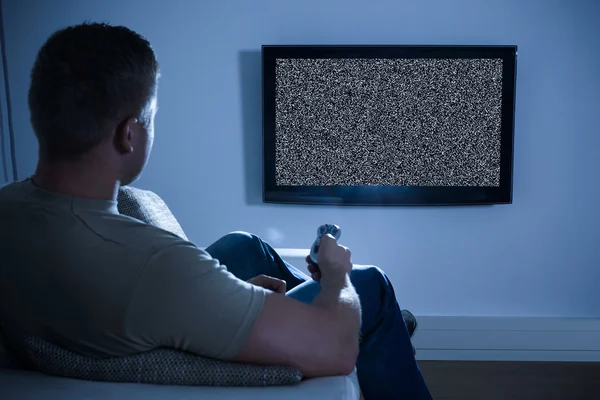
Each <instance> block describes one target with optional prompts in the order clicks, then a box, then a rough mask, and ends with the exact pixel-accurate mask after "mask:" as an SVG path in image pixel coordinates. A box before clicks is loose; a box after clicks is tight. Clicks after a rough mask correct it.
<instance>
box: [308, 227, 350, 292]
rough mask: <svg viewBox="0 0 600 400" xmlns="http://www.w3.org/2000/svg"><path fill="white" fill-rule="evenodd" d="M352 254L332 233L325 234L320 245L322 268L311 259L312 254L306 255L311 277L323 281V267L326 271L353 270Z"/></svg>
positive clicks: (347, 271)
mask: <svg viewBox="0 0 600 400" xmlns="http://www.w3.org/2000/svg"><path fill="white" fill-rule="evenodd" d="M350 256H351V253H350V250H349V249H348V248H347V247H345V246H342V245H339V244H338V243H337V241H336V240H335V238H334V237H333V236H331V235H330V234H327V235H324V236H323V237H322V238H321V245H320V246H319V264H321V268H320V267H318V266H317V265H316V264H315V263H314V262H313V261H312V260H311V259H310V256H306V263H307V264H308V267H307V268H308V272H310V276H311V278H312V279H313V280H315V281H317V282H320V281H321V276H322V275H321V272H322V271H321V269H322V268H324V269H325V271H326V272H325V273H327V270H329V271H331V270H340V271H343V272H346V273H349V272H350V271H351V270H352V262H351V260H350Z"/></svg>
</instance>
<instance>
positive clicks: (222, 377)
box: [26, 337, 302, 386]
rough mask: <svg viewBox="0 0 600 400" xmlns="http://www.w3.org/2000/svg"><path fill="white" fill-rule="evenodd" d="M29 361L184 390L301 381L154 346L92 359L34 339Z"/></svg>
mask: <svg viewBox="0 0 600 400" xmlns="http://www.w3.org/2000/svg"><path fill="white" fill-rule="evenodd" d="M26 348H27V352H28V354H29V357H30V359H31V361H32V362H33V363H34V365H35V366H36V367H37V369H38V370H40V371H41V372H45V373H47V374H50V375H57V376H63V377H67V378H76V379H84V380H90V381H102V382H135V383H151V384H159V385H189V386H193V385H194V386H195V385H197V386H272V385H290V384H295V383H298V382H300V381H301V380H302V375H301V374H300V372H299V371H297V370H295V369H294V368H290V367H278V366H262V365H251V364H240V363H229V362H224V361H219V360H213V359H210V358H206V357H199V356H196V355H193V354H189V353H185V352H182V351H176V350H171V349H165V348H160V349H156V350H151V351H147V352H144V353H139V354H136V355H131V356H126V357H117V358H106V359H100V360H98V359H95V358H91V357H85V356H82V355H79V354H77V353H74V352H71V351H69V350H66V349H64V348H62V347H59V346H57V345H54V344H52V343H50V342H47V341H45V340H42V339H40V338H36V337H30V338H28V339H27V341H26Z"/></svg>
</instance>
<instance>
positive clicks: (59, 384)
mask: <svg viewBox="0 0 600 400" xmlns="http://www.w3.org/2000/svg"><path fill="white" fill-rule="evenodd" d="M0 398H2V400H13V399H14V400H17V399H18V400H38V399H44V400H63V399H69V400H88V399H89V400H96V399H128V400H138V399H139V400H142V399H143V400H154V399H156V400H176V399H177V400H195V399H202V400H212V399H215V400H216V399H219V400H221V399H226V400H238V399H239V400H241V399H263V400H275V399H277V400H280V399H286V400H305V399H320V400H328V399H331V400H334V399H335V400H346V399H348V400H359V399H360V389H359V386H358V379H357V377H356V372H353V373H352V374H350V375H348V376H335V377H327V378H316V379H307V380H305V381H302V382H301V383H299V384H297V385H293V386H270V387H244V388H242V387H206V386H164V385H146V384H140V383H106V382H93V381H82V380H77V379H68V378H58V377H53V376H49V375H45V374H42V373H39V372H32V371H20V370H12V369H0Z"/></svg>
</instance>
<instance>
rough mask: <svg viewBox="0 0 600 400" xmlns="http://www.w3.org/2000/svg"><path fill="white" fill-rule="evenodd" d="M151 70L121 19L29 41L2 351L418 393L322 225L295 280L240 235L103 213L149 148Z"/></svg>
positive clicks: (384, 284)
mask: <svg viewBox="0 0 600 400" xmlns="http://www.w3.org/2000/svg"><path fill="white" fill-rule="evenodd" d="M158 78H159V66H158V62H157V60H156V57H155V54H154V52H153V50H152V48H151V46H150V44H149V43H148V42H147V41H146V40H145V39H144V38H142V37H141V36H139V35H138V34H136V33H135V32H132V31H131V30H129V29H127V28H125V27H113V26H109V25H105V24H83V25H78V26H74V27H69V28H66V29H63V30H60V31H58V32H57V33H55V34H54V35H52V36H51V37H50V38H49V39H48V41H47V42H46V43H45V44H44V45H43V46H42V48H41V49H40V51H39V53H38V56H37V59H36V61H35V64H34V67H33V70H32V73H31V86H30V90H29V97H28V101H29V108H30V112H31V123H32V126H33V129H34V131H35V134H36V137H37V139H38V142H39V162H38V166H37V169H36V171H35V174H34V175H33V177H31V178H29V179H27V180H25V181H23V182H17V183H13V184H10V185H7V186H5V187H3V188H2V189H0V221H2V225H1V228H0V326H1V327H2V329H3V332H4V336H5V341H6V342H7V343H8V345H9V347H10V349H11V351H12V353H13V354H14V356H15V357H16V358H17V359H18V360H19V361H20V363H21V364H22V365H23V366H25V367H27V366H28V361H27V357H26V355H25V352H24V350H23V348H22V347H21V345H20V339H21V338H23V337H25V335H39V336H42V337H44V338H46V339H48V340H52V341H54V342H55V343H57V344H59V345H62V346H63V347H66V348H68V349H70V350H73V351H76V352H78V353H81V354H84V355H88V356H93V357H106V356H122V355H127V354H132V353H136V352H140V351H145V350H150V349H152V348H156V347H159V346H165V347H172V348H176V349H182V350H187V351H190V352H193V353H197V354H201V355H204V356H209V357H214V358H219V359H224V360H233V361H240V362H250V363H262V364H280V365H289V366H293V367H296V368H298V369H299V370H300V371H302V372H303V373H304V375H305V376H307V377H319V376H327V375H338V374H348V373H350V372H351V371H352V370H353V369H354V367H355V366H357V372H358V376H359V382H360V385H361V389H362V391H363V394H364V395H365V397H366V398H367V399H385V398H411V399H429V398H431V396H430V395H429V392H428V390H427V387H426V385H425V382H424V380H423V377H422V376H421V373H420V371H419V368H418V366H417V364H416V362H415V359H414V356H413V352H412V348H411V344H410V338H409V335H408V332H407V329H406V326H405V324H404V321H403V319H402V316H401V313H400V309H399V307H398V304H397V303H396V299H395V294H394V290H393V288H392V285H391V284H390V282H389V280H388V279H387V277H386V276H385V275H384V274H383V272H382V271H381V270H379V269H377V268H375V267H356V268H353V265H352V263H351V260H350V251H349V250H348V249H347V248H345V247H343V246H341V245H339V244H337V243H336V241H335V239H334V238H333V237H331V236H328V237H325V238H324V239H323V242H322V245H321V248H320V265H319V268H318V269H317V268H316V266H314V265H312V264H310V265H309V270H310V271H311V273H312V278H313V281H309V282H307V283H302V282H303V281H306V280H307V278H308V277H306V276H304V274H302V273H301V272H300V271H298V270H296V269H295V268H293V267H291V266H290V265H288V264H286V263H285V262H284V261H283V260H281V259H280V257H279V256H278V255H277V254H276V253H275V252H274V251H273V249H272V248H271V247H270V246H268V245H267V244H266V243H264V242H263V241H262V240H260V239H259V238H257V237H256V236H252V235H248V234H242V233H236V234H231V235H227V236H225V237H224V238H222V239H220V240H219V241H217V242H216V243H215V244H213V245H212V246H210V247H209V248H208V249H207V251H203V250H201V249H199V248H198V247H196V245H194V244H193V243H190V242H188V241H185V240H183V239H181V238H179V237H178V236H176V235H174V234H172V233H170V232H166V231H164V230H161V229H159V228H156V227H154V226H150V225H147V224H143V223H141V222H139V221H137V220H134V219H132V218H129V217H126V216H122V215H119V213H118V211H117V205H116V201H115V199H116V196H117V192H118V189H119V187H120V185H127V184H129V183H131V182H133V181H135V180H136V178H137V177H138V176H139V175H140V173H141V172H142V170H143V169H144V166H145V165H146V163H147V161H148V157H149V155H150V151H151V148H152V142H153V138H154V117H155V114H156V110H157V88H158ZM307 261H308V259H307ZM278 278H279V279H278ZM317 282H318V283H317ZM303 285H304V286H303ZM286 286H289V287H290V288H291V287H296V289H297V290H296V291H294V294H293V295H289V296H286V295H283V293H285V292H286ZM315 288H317V290H315ZM311 290H312V291H311ZM357 292H358V293H357ZM299 300H300V301H299ZM361 305H362V314H361Z"/></svg>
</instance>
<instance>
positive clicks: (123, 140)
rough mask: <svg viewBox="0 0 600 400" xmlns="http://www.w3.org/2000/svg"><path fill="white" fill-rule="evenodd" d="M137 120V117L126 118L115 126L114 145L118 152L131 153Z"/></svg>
mask: <svg viewBox="0 0 600 400" xmlns="http://www.w3.org/2000/svg"><path fill="white" fill-rule="evenodd" d="M137 122H138V121H137V118H128V119H126V120H125V121H123V122H122V123H121V124H120V125H119V126H118V127H117V131H116V132H115V146H116V147H117V150H118V151H119V152H120V153H124V154H127V153H133V143H134V140H135V138H134V136H135V133H136V128H137Z"/></svg>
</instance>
